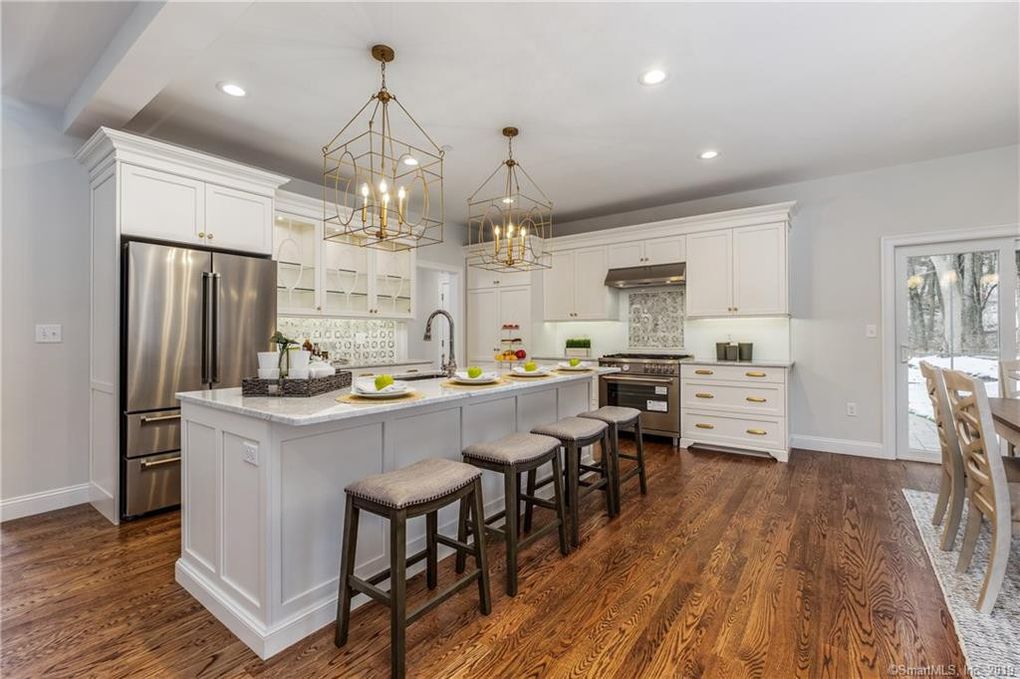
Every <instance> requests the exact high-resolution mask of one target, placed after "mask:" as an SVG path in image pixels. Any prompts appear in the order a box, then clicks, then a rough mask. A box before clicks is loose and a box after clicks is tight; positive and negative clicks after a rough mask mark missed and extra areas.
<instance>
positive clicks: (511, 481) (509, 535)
mask: <svg viewBox="0 0 1020 679" xmlns="http://www.w3.org/2000/svg"><path fill="white" fill-rule="evenodd" d="M517 482H518V474H517V472H516V471H515V470H513V469H507V470H506V472H504V473H503V493H504V500H505V508H506V517H505V520H504V522H503V533H504V534H505V537H506V593H507V594H509V595H510V596H516V595H517V519H518V516H517V512H518V511H519V509H520V503H519V501H518V499H517V491H518V485H517Z"/></svg>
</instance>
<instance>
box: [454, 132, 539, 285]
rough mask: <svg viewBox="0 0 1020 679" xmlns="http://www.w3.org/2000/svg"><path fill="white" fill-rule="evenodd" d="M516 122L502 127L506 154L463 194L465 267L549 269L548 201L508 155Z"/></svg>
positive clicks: (498, 269) (526, 173) (510, 151)
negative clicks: (546, 248) (465, 196)
mask: <svg viewBox="0 0 1020 679" xmlns="http://www.w3.org/2000/svg"><path fill="white" fill-rule="evenodd" d="M518 134H519V131H518V129H517V128H516V127H504V128H503V136H504V137H506V138H507V159H506V160H504V161H503V162H502V163H500V164H499V167H497V168H496V169H495V170H494V171H493V173H492V174H490V175H489V177H488V179H486V180H485V181H484V182H482V185H481V186H479V187H478V189H477V190H476V191H475V192H474V193H473V194H472V195H471V197H470V198H468V243H469V245H471V246H472V248H471V250H472V254H471V255H470V257H469V259H468V263H469V265H470V266H473V267H475V268H478V269H485V270H488V271H499V272H512V271H532V270H534V269H548V268H550V264H549V257H548V256H547V255H546V254H545V253H544V247H543V246H544V243H545V241H546V240H547V239H549V238H551V237H552V201H550V200H549V198H548V196H546V195H545V193H543V192H542V189H540V188H539V187H538V185H537V184H536V183H535V181H534V180H533V179H532V178H531V176H530V175H529V174H528V172H527V170H525V169H524V167H523V166H522V165H521V164H520V162H519V161H517V160H516V159H515V158H514V147H513V141H514V137H516V136H517V135H518Z"/></svg>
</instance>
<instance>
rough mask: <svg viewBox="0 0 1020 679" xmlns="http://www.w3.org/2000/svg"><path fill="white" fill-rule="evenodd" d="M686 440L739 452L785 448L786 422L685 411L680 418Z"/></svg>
mask: <svg viewBox="0 0 1020 679" xmlns="http://www.w3.org/2000/svg"><path fill="white" fill-rule="evenodd" d="M681 419H682V425H683V427H682V428H683V432H684V438H688V439H692V440H694V441H704V442H705V443H718V444H719V445H724V446H734V447H736V448H771V449H777V448H782V449H785V448H786V422H785V420H783V419H774V418H763V417H737V416H727V415H722V414H719V413H711V412H704V411H701V412H699V411H693V410H684V411H682V415H681Z"/></svg>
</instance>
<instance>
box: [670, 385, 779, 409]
mask: <svg viewBox="0 0 1020 679" xmlns="http://www.w3.org/2000/svg"><path fill="white" fill-rule="evenodd" d="M681 394H682V395H683V400H682V402H683V408H684V410H686V409H688V408H689V409H693V410H710V411H714V410H723V411H725V412H727V413H732V414H748V415H752V416H758V417H760V416H767V417H772V416H776V417H782V416H784V415H786V389H785V387H783V385H781V384H775V383H772V384H769V383H762V384H726V383H722V382H711V381H708V380H699V381H695V380H687V381H685V382H683V383H682V384H681Z"/></svg>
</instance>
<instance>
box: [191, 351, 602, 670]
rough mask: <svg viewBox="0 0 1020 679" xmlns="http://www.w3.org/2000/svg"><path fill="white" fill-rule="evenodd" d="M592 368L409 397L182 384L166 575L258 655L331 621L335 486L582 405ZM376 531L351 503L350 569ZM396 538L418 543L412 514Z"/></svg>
mask: <svg viewBox="0 0 1020 679" xmlns="http://www.w3.org/2000/svg"><path fill="white" fill-rule="evenodd" d="M613 371H614V369H606V368H600V369H597V372H613ZM592 377H593V372H578V373H554V374H553V375H551V376H549V377H546V378H530V379H529V378H517V379H511V378H504V383H502V384H499V385H496V386H488V387H462V386H445V385H444V382H446V380H445V379H428V380H421V381H416V382H412V383H411V384H412V385H413V386H414V388H415V389H416V390H418V398H416V399H415V400H407V401H404V400H401V401H392V402H380V403H370V404H357V405H355V404H346V403H339V402H337V400H336V398H337V396H338V395H341V394H344V393H347V390H344V391H339V392H332V393H330V394H323V395H322V396H314V397H311V398H271V397H244V396H241V390H240V389H216V390H209V391H195V392H186V393H181V394H179V395H178V397H179V399H180V401H181V459H182V469H181V485H182V488H181V556H180V558H179V559H178V561H177V565H176V579H177V582H178V583H180V584H181V585H182V586H183V587H184V588H185V589H186V590H187V591H188V592H189V593H191V595H192V596H194V597H195V598H196V599H197V600H198V601H199V602H201V603H202V605H203V606H205V607H206V608H207V609H208V610H209V611H210V612H211V613H212V614H213V615H214V616H216V618H217V619H219V620H220V621H221V622H222V623H223V624H224V625H226V626H227V627H228V628H229V629H230V630H231V631H232V632H233V633H234V634H235V635H237V637H238V638H240V639H241V640H242V641H243V642H244V643H245V644H247V645H248V646H249V647H250V648H251V649H252V650H253V651H255V652H256V653H257V654H258V655H259V657H261V658H263V659H265V658H268V657H270V656H272V655H274V654H276V653H278V652H279V651H281V650H283V649H284V648H286V647H287V646H289V645H291V644H293V643H294V642H296V641H298V640H300V639H302V638H304V637H306V636H308V635H309V634H311V633H313V632H315V631H316V630H318V629H320V628H321V627H323V626H325V625H328V624H330V623H332V622H333V620H334V617H335V615H336V598H337V583H338V573H339V565H340V536H341V534H342V531H343V506H344V505H343V503H344V492H343V489H344V486H346V485H347V484H349V483H351V482H353V481H355V480H357V479H360V478H362V477H365V476H368V475H370V474H377V473H379V472H383V471H390V470H393V469H397V468H400V467H404V466H407V465H409V464H411V463H413V462H416V461H418V460H421V459H423V458H426V457H445V458H450V459H456V460H459V459H460V451H461V450H462V449H463V448H464V447H465V446H467V445H469V444H471V443H475V442H478V441H487V440H492V439H496V438H499V437H501V436H505V435H506V434H509V433H512V432H515V431H521V432H526V431H529V430H530V429H531V428H532V427H534V426H535V425H538V424H544V423H548V422H553V421H555V420H557V419H559V418H561V417H567V416H570V415H576V414H578V413H580V412H583V411H586V410H589V409H590V407H591V403H592V400H593V397H594V395H593V393H592V389H593V386H594V381H593V380H592ZM546 473H549V472H546ZM482 482H483V492H484V501H485V505H486V513H487V514H489V513H493V512H495V511H498V509H499V508H501V507H502V502H503V492H502V488H503V486H502V479H501V477H499V476H496V475H493V474H490V473H489V472H486V474H485V476H484V477H483V480H482ZM456 521H457V509H456V507H455V506H454V507H448V508H446V510H445V511H440V513H439V526H440V531H442V532H444V533H446V534H448V535H455V534H456ZM386 531H387V526H386V522H385V521H384V520H382V519H380V518H379V517H375V516H371V515H365V514H363V515H362V518H361V522H360V524H359V532H358V563H357V564H356V570H357V572H358V573H359V574H360V575H362V576H367V575H371V574H374V573H377V572H379V571H381V570H384V569H385V568H387V567H388V565H389V555H388V546H387V545H388V537H387V532H386ZM407 537H408V553H409V554H411V553H415V552H417V551H419V550H420V549H421V548H422V547H423V546H424V542H425V524H424V518H422V519H421V520H420V521H411V522H409V523H408V528H407ZM418 568H419V569H420V568H421V564H419V565H418ZM411 572H415V571H414V569H412V571H411ZM366 600H367V599H365V598H364V597H363V596H362V597H358V598H356V599H355V605H359V604H360V603H363V602H364V601H366Z"/></svg>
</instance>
